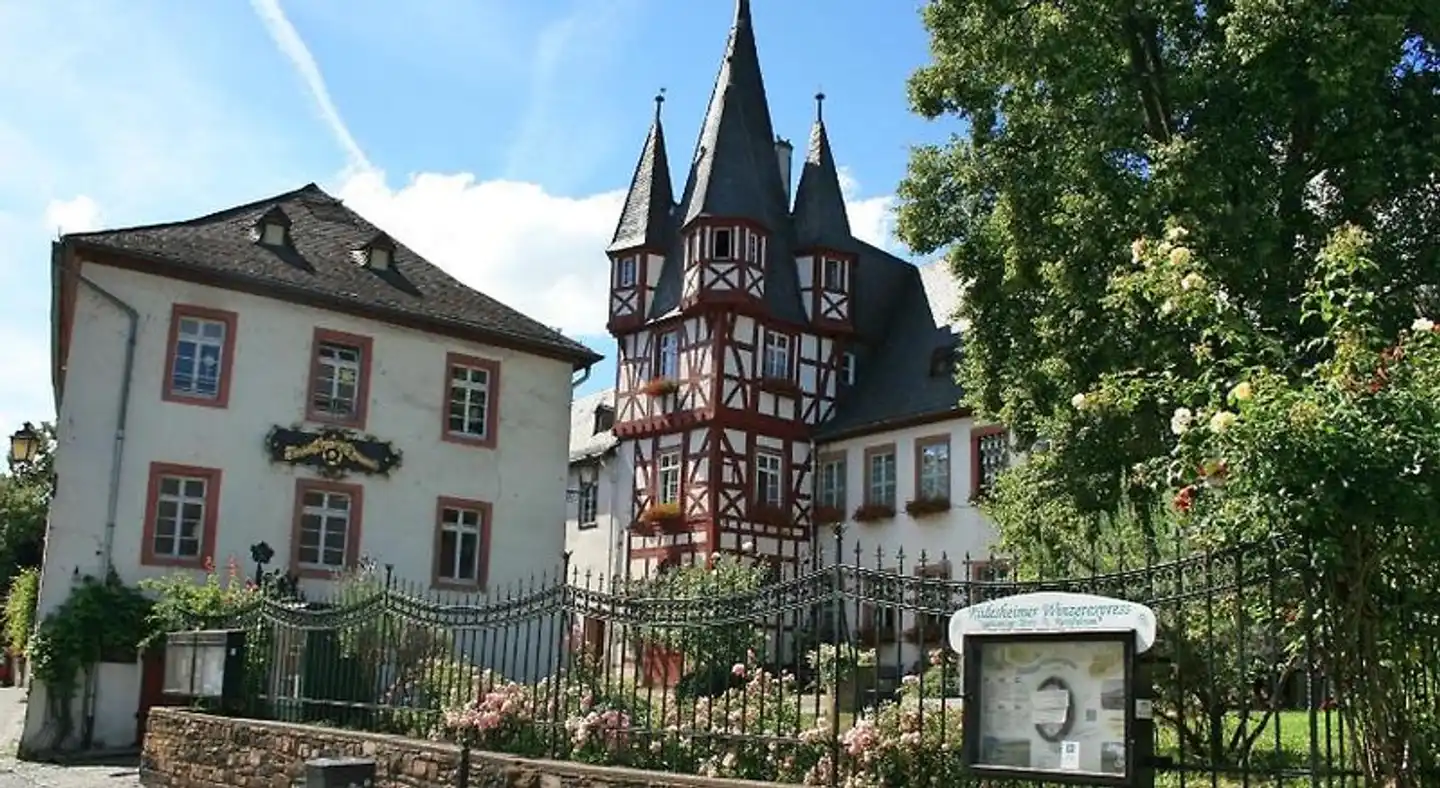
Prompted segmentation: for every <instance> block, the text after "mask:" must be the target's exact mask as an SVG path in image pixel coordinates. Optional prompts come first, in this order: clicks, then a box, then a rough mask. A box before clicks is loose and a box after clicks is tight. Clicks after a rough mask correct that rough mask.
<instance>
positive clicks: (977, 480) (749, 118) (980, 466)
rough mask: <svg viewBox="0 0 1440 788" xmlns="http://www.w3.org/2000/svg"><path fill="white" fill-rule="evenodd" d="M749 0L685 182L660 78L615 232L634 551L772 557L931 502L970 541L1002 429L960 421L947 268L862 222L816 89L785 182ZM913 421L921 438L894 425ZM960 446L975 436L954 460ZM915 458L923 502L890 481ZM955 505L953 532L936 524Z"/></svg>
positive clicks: (619, 396)
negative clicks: (870, 236) (878, 240)
mask: <svg viewBox="0 0 1440 788" xmlns="http://www.w3.org/2000/svg"><path fill="white" fill-rule="evenodd" d="M749 5H750V4H749V2H748V0H739V2H737V5H736V14H735V20H734V24H733V26H732V28H731V31H730V36H729V41H728V43H727V45H726V50H725V54H724V58H723V60H722V63H721V66H720V70H719V75H718V76H717V78H716V82H715V86H714V90H713V93H712V94H711V99H710V104H709V108H708V110H707V114H706V117H705V119H704V123H703V125H702V127H701V133H700V139H699V141H698V144H697V146H696V149H695V152H694V155H693V157H692V158H691V165H690V167H689V170H688V172H687V173H686V174H685V180H684V182H683V183H682V184H680V186H681V188H680V190H679V192H678V194H677V192H676V191H675V189H674V188H673V186H674V184H673V183H672V180H671V169H670V164H669V159H668V155H667V150H666V142H665V133H664V128H663V123H662V118H661V113H660V108H661V106H662V102H663V99H662V98H658V97H657V99H656V113H655V117H654V120H653V123H652V125H651V128H650V131H649V134H648V136H647V138H646V140H645V144H644V147H643V149H642V151H641V155H640V158H639V162H638V163H637V165H636V167H635V172H634V177H633V179H632V182H631V185H630V190H629V193H628V195H627V198H626V200H625V203H624V208H623V211H622V213H621V216H620V219H619V222H618V226H617V228H616V231H615V235H614V239H613V241H612V243H611V244H610V247H609V249H608V253H609V259H610V266H611V286H610V293H609V322H608V326H609V330H610V332H611V334H612V335H613V336H614V337H615V339H616V342H617V344H618V355H617V358H618V372H617V381H616V388H615V391H614V393H613V400H614V425H613V432H614V435H615V437H616V439H617V440H618V446H619V447H622V448H623V452H622V456H625V457H626V458H627V460H626V461H627V462H629V463H631V472H630V473H629V474H628V477H629V478H630V479H631V480H632V486H633V490H632V491H631V500H629V501H627V502H623V503H622V502H620V501H614V505H615V506H616V508H617V509H619V508H620V507H622V506H625V508H628V510H629V511H630V512H633V517H632V518H631V519H632V522H631V526H630V530H629V535H628V544H627V547H626V553H627V556H628V557H627V563H628V567H627V570H628V571H629V573H631V574H632V575H633V574H645V573H648V572H650V571H653V570H654V569H655V568H656V567H658V566H665V565H674V564H676V563H679V562H684V561H688V560H693V558H692V557H693V556H708V555H710V554H713V553H716V552H734V551H739V550H741V549H742V547H743V548H745V549H746V550H747V551H749V550H753V551H754V552H756V553H758V554H760V555H762V556H767V557H769V558H770V559H771V560H772V561H773V562H774V563H775V564H776V565H777V568H781V569H783V568H784V567H785V566H786V565H793V564H796V563H798V562H802V561H808V560H820V559H821V558H823V557H824V556H825V555H828V554H830V553H831V552H832V550H833V545H831V544H830V543H829V542H828V541H826V542H824V543H823V544H822V541H823V540H820V539H819V538H817V534H818V533H825V532H826V531H823V530H822V529H820V528H818V527H817V526H821V525H824V524H826V523H831V522H838V521H841V520H862V521H864V522H867V523H871V524H873V526H875V527H876V528H877V529H882V528H884V527H886V526H885V523H887V522H892V521H894V520H896V519H897V518H910V519H914V520H916V521H917V522H918V521H919V520H921V519H926V520H927V521H928V523H930V525H929V526H928V527H929V528H930V531H931V532H930V533H929V536H932V537H934V539H933V541H934V543H935V546H936V547H937V548H938V549H944V548H943V547H942V545H946V544H949V545H950V546H951V547H950V550H949V552H961V553H963V552H968V551H978V550H981V549H983V548H985V547H986V546H988V543H989V541H990V538H991V537H990V532H989V528H988V526H985V525H984V523H983V521H982V520H981V519H980V518H979V514H978V511H976V510H975V509H974V508H973V507H972V506H969V505H968V501H969V500H970V497H971V496H970V493H973V492H974V491H975V488H976V487H978V486H981V485H983V484H984V483H985V480H986V479H987V478H989V475H993V470H994V469H995V468H996V467H998V464H999V463H1003V462H1005V461H1006V459H1007V458H1008V444H1007V443H1006V441H1005V440H1004V433H1003V431H998V430H982V431H973V430H972V425H971V422H970V419H969V416H968V414H967V413H965V412H964V411H962V410H961V409H960V407H959V406H958V404H957V403H958V402H959V401H960V392H959V391H958V390H957V389H956V387H955V384H954V381H953V374H952V372H953V367H954V359H955V354H956V353H957V352H958V347H959V344H958V340H959V334H958V333H957V332H956V330H955V328H954V326H952V325H951V319H950V315H951V313H952V312H953V306H954V304H953V287H951V288H949V290H948V291H947V290H946V287H947V286H948V285H949V280H948V275H947V274H946V273H945V272H943V271H940V270H938V269H936V270H934V271H931V272H929V273H927V274H925V275H922V269H920V268H917V267H916V266H914V265H912V264H911V263H909V262H906V261H904V260H901V259H899V258H897V257H895V256H893V255H891V254H889V253H888V252H886V251H884V250H883V249H880V248H877V247H876V246H873V245H871V244H868V243H866V242H864V241H861V240H860V239H858V238H856V237H855V235H854V233H853V232H852V230H851V227H850V223H849V219H848V217H847V214H846V208H845V201H844V197H843V194H842V191H841V185H840V177H839V173H838V171H837V168H836V164H835V157H834V154H833V153H832V151H831V148H830V141H829V137H828V134H827V130H826V126H825V120H824V117H823V114H822V111H823V101H824V96H823V95H820V96H817V97H816V113H815V121H814V124H813V126H812V127H811V129H810V135H809V144H808V148H807V150H806V151H805V152H804V158H803V162H802V163H801V166H800V172H799V175H798V180H797V181H796V183H795V186H794V189H793V192H792V190H791V182H792V180H796V179H793V178H792V166H791V161H792V156H793V149H792V146H791V145H790V143H789V142H787V141H785V140H784V139H781V138H778V137H776V135H775V131H774V129H773V128H772V125H771V120H770V110H769V105H768V101H767V98H766V95H765V86H764V81H763V78H762V76H761V71H760V64H759V58H758V54H757V50H756V42H755V32H754V29H753V26H752V21H751V14H750V7H749ZM932 280H933V281H932ZM927 282H931V283H932V286H930V287H927ZM941 291H946V292H945V293H943V294H942V293H941ZM947 298H948V299H949V301H946V300H945V299H947ZM940 425H944V426H940ZM905 430H909V431H915V430H919V432H918V433H917V435H918V436H919V437H920V438H923V439H924V440H925V441H927V442H925V443H924V445H923V446H922V445H920V444H914V440H913V439H912V438H911V437H908V436H909V433H908V432H905V433H904V435H905V436H906V437H903V438H896V437H895V436H896V435H899V434H900V432H899V431H905ZM942 434H943V435H944V436H945V439H944V441H941V440H940V439H939V436H940V435H942ZM876 436H880V437H878V438H877V437H876ZM886 436H889V437H886ZM904 441H909V442H910V443H911V444H914V445H909V444H907V445H906V446H905V447H903V448H902V447H901V445H900V444H901V443H902V442H904ZM973 441H978V442H973ZM942 445H943V446H944V448H943V451H942V449H941V448H939V447H941V446H942ZM887 446H888V447H889V449H888V453H887V452H886V451H885V450H884V449H885V447H887ZM926 447H928V448H926ZM965 447H969V448H973V449H974V450H975V451H976V452H978V453H975V454H973V455H972V456H971V457H969V458H967V461H966V462H962V463H955V462H951V456H950V454H951V451H952V449H957V450H958V449H961V448H965ZM837 453H838V454H837ZM957 453H960V452H958V451H957ZM852 454H853V455H854V456H853V458H852V457H851V456H850V455H852ZM840 455H843V456H844V462H843V463H842V464H840V465H838V466H837V465H836V464H835V463H836V459H837V456H840ZM912 455H913V456H912ZM972 459H973V461H968V460H972ZM938 463H943V467H939V466H938V465H937V464H938ZM872 465H873V468H872V467H871V466H872ZM921 466H923V467H924V468H925V469H926V470H924V472H921V471H920V470H916V469H918V468H920V467H921ZM908 471H914V473H915V478H916V479H917V480H918V481H917V482H916V487H915V489H913V490H910V491H909V492H910V494H911V497H912V498H913V500H914V501H915V502H918V503H915V504H914V505H908V504H910V503H911V501H907V500H906V499H905V498H903V497H901V496H904V495H906V494H907V485H905V484H902V483H901V477H902V475H903V474H904V473H906V472H908ZM817 472H819V475H817ZM961 473H971V474H972V475H973V483H972V484H970V485H969V486H970V487H971V489H970V490H968V491H967V490H965V489H962V488H963V486H964V485H959V484H957V483H956V482H955V480H956V479H959V478H961V477H960V476H959V475H958V474H961ZM836 474H839V475H838V476H837V475H836ZM937 474H938V475H937ZM851 477H854V478H853V479H852V478H851ZM940 477H944V479H945V483H944V484H941V483H940V482H939V481H937V479H938V478H940ZM927 480H928V481H927ZM922 482H923V483H924V485H925V486H923V489H922V488H921V486H920V485H921V483H922ZM846 489H849V490H851V491H852V494H851V495H849V496H847V495H846V493H845V490H846ZM856 490H860V491H861V493H862V494H861V495H860V496H859V497H857V496H856V495H854V491H856ZM927 496H929V497H927ZM822 501H823V503H824V504H825V505H823V506H821V505H819V504H820V503H822ZM957 509H963V510H964V512H965V514H966V517H965V518H963V519H964V520H965V521H966V528H965V530H966V532H967V533H966V535H965V536H964V538H963V539H961V538H959V537H958V535H957V534H956V533H955V532H954V529H949V530H950V533H948V535H947V534H945V533H943V531H944V530H946V529H945V527H944V526H941V525H939V523H938V521H940V520H946V519H950V517H949V516H950V515H951V514H957V513H958V512H957ZM971 521H973V522H971ZM877 533H879V531H878V530H877Z"/></svg>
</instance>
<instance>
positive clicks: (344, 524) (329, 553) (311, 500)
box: [296, 489, 355, 570]
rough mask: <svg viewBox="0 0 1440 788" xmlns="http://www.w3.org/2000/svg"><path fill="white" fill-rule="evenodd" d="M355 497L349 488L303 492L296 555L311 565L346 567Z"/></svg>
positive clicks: (326, 567) (333, 568) (302, 563)
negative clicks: (348, 490) (345, 490)
mask: <svg viewBox="0 0 1440 788" xmlns="http://www.w3.org/2000/svg"><path fill="white" fill-rule="evenodd" d="M354 503H355V500H354V498H353V497H352V496H351V495H350V493H347V492H340V491H337V490H324V489H308V490H303V491H302V492H301V501H300V534H299V544H298V546H297V548H298V549H297V550H296V558H297V560H298V562H299V564H300V565H301V566H302V567H305V568H307V569H327V570H335V569H342V568H344V566H345V556H346V554H347V552H348V549H349V547H350V538H351V533H350V530H351V529H350V524H351V522H352V521H353V518H354V514H355V512H354V511H353V506H354Z"/></svg>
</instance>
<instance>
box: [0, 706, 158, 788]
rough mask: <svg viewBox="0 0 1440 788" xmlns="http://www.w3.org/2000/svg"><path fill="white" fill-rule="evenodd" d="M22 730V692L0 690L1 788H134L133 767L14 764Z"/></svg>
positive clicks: (23, 716) (137, 780) (23, 715)
mask: <svg viewBox="0 0 1440 788" xmlns="http://www.w3.org/2000/svg"><path fill="white" fill-rule="evenodd" d="M24 729H25V691H24V690H20V689H13V688H4V689H0V788H137V786H139V785H140V780H139V778H138V777H136V773H135V766H134V765H128V766H117V765H108V766H55V765H53V764H48V763H26V762H24V761H17V760H15V745H16V743H18V742H19V741H20V732H21V731H23V730H24Z"/></svg>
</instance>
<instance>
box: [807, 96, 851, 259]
mask: <svg viewBox="0 0 1440 788" xmlns="http://www.w3.org/2000/svg"><path fill="white" fill-rule="evenodd" d="M824 107H825V94H824V93H816V94H815V125H813V126H811V127H810V150H809V151H808V152H807V153H806V154H805V166H804V168H803V169H802V170H801V171H800V184H799V185H798V186H796V187H795V241H796V246H797V248H800V249H805V248H807V247H815V246H824V247H828V248H831V249H837V250H839V249H845V248H847V247H848V246H849V245H850V240H851V236H850V216H849V214H848V213H847V212H846V210H845V195H844V193H843V192H841V190H840V172H839V170H838V169H836V167H835V156H834V154H832V153H831V152H830V137H829V135H827V134H826V133H825V116H824Z"/></svg>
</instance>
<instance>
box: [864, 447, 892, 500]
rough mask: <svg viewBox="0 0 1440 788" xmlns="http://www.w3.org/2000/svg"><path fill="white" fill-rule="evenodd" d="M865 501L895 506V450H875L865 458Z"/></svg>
mask: <svg viewBox="0 0 1440 788" xmlns="http://www.w3.org/2000/svg"><path fill="white" fill-rule="evenodd" d="M866 464H867V467H866V472H867V473H866V476H867V478H866V489H865V503H867V504H870V505H872V506H889V507H892V508H893V507H894V506H895V452H894V451H893V450H892V451H885V452H875V453H873V454H871V455H870V457H869V459H868V460H866Z"/></svg>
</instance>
